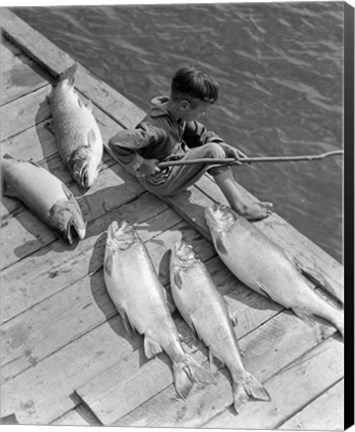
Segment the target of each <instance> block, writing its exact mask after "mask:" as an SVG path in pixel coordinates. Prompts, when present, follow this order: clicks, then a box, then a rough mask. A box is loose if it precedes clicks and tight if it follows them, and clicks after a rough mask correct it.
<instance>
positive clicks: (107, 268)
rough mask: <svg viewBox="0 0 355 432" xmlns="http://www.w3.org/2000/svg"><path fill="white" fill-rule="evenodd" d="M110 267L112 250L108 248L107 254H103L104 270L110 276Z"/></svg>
mask: <svg viewBox="0 0 355 432" xmlns="http://www.w3.org/2000/svg"><path fill="white" fill-rule="evenodd" d="M112 268H113V256H112V250H109V251H108V253H107V255H106V256H105V261H104V271H105V273H106V274H107V275H108V276H111V274H112Z"/></svg>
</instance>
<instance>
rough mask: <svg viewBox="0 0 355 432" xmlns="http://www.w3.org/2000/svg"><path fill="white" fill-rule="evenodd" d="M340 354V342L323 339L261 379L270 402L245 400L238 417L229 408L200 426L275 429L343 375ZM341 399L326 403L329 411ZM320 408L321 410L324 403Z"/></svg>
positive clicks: (293, 427)
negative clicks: (333, 402) (329, 404)
mask: <svg viewBox="0 0 355 432" xmlns="http://www.w3.org/2000/svg"><path fill="white" fill-rule="evenodd" d="M343 354H344V344H343V343H342V342H340V341H339V340H338V339H333V338H330V339H328V340H326V341H325V342H323V343H321V344H319V345H318V346H316V347H315V348H314V349H312V350H311V351H309V352H307V353H306V354H305V355H303V356H302V357H300V358H298V359H296V360H295V361H294V362H292V363H291V364H290V365H289V366H287V367H286V368H285V369H283V370H281V371H280V372H279V373H278V374H277V375H275V376H273V377H272V378H271V379H269V380H267V381H266V382H265V384H264V385H265V386H266V388H267V389H268V391H269V393H270V394H271V395H272V401H271V402H262V401H258V402H254V403H249V404H248V405H247V406H246V407H245V409H244V410H243V411H242V412H241V413H240V414H239V415H238V416H236V415H235V413H234V412H233V411H232V409H230V408H229V409H228V410H226V411H224V412H223V413H221V414H220V415H218V416H216V417H214V418H213V419H212V420H210V421H209V422H207V423H205V424H204V425H203V427H205V428H231V429H278V428H279V426H280V424H281V423H283V422H284V421H285V419H288V418H290V416H293V415H294V413H296V412H298V411H299V410H300V409H301V408H303V407H304V406H305V405H308V404H310V403H312V401H313V400H314V399H315V398H317V397H318V396H319V395H321V394H322V393H323V392H325V391H327V389H328V388H329V387H330V386H332V385H333V384H334V383H335V382H337V381H338V380H339V379H340V378H341V377H343V376H344V366H343ZM295 383H297V385H295ZM320 398H322V396H321V397H320ZM342 400H343V398H342V397H340V398H339V400H338V401H336V403H335V404H334V405H333V407H330V406H329V411H330V412H331V413H332V412H334V411H335V410H337V407H338V406H342ZM312 405H313V404H312ZM322 407H323V408H322V410H323V409H324V408H325V405H322ZM306 409H308V408H306ZM297 416H298V415H296V416H295V419H296V418H297ZM314 418H315V419H319V415H315V416H314ZM289 422H290V421H287V422H286V423H285V428H286V429H287V428H288V427H287V425H289V426H290V427H289V429H295V426H296V425H297V423H295V422H292V424H289ZM316 426H317V427H316V428H315V429H316V430H319V429H321V428H319V427H318V426H319V425H316ZM304 429H312V428H308V427H305V428H304ZM329 429H332V428H329Z"/></svg>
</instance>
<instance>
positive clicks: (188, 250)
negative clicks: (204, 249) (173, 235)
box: [171, 240, 198, 268]
mask: <svg viewBox="0 0 355 432" xmlns="http://www.w3.org/2000/svg"><path fill="white" fill-rule="evenodd" d="M171 260H172V261H171V262H172V265H175V266H177V267H183V268H186V267H189V266H191V264H193V263H194V262H196V261H197V260H198V258H197V256H196V253H195V251H194V249H193V247H192V246H191V245H190V244H188V243H186V242H184V241H182V240H177V241H176V242H175V244H174V247H173V250H172V255H171Z"/></svg>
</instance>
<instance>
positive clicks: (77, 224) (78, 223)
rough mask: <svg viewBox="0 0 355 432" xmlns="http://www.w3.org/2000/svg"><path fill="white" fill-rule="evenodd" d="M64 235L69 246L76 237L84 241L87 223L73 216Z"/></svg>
mask: <svg viewBox="0 0 355 432" xmlns="http://www.w3.org/2000/svg"><path fill="white" fill-rule="evenodd" d="M63 234H64V237H65V238H66V240H67V241H68V242H69V244H72V243H73V241H74V237H77V238H78V239H79V240H83V239H84V238H85V236H86V222H84V220H83V219H82V218H79V217H76V216H75V215H73V216H72V217H71V218H70V219H69V220H68V222H67V224H66V226H65V227H64V230H63Z"/></svg>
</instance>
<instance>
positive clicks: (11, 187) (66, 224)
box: [1, 156, 86, 244]
mask: <svg viewBox="0 0 355 432" xmlns="http://www.w3.org/2000/svg"><path fill="white" fill-rule="evenodd" d="M1 177H2V187H3V194H4V195H5V196H10V197H14V198H17V199H19V200H20V201H22V202H23V203H24V204H25V205H26V206H27V207H28V208H29V209H30V210H31V211H32V212H33V213H35V214H36V215H37V216H38V217H39V218H40V219H42V220H43V221H44V222H45V223H47V224H48V225H49V226H50V227H51V228H53V229H54V230H55V231H57V232H58V233H59V234H60V235H61V236H62V237H63V238H64V239H65V240H66V241H67V242H68V243H70V244H72V243H73V236H77V237H79V239H80V240H82V239H83V238H84V237H85V234H86V223H85V222H84V219H83V215H82V213H81V209H80V207H79V204H78V202H77V201H76V199H75V197H74V195H73V194H72V192H71V191H70V190H69V189H68V188H67V187H66V186H65V184H64V183H62V182H61V181H60V180H59V179H58V178H57V177H55V176H54V175H53V174H51V173H50V172H49V171H47V170H46V169H44V168H41V167H39V166H38V165H36V164H35V163H33V162H27V161H23V160H17V159H13V158H11V157H8V156H5V157H4V158H2V160H1Z"/></svg>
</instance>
